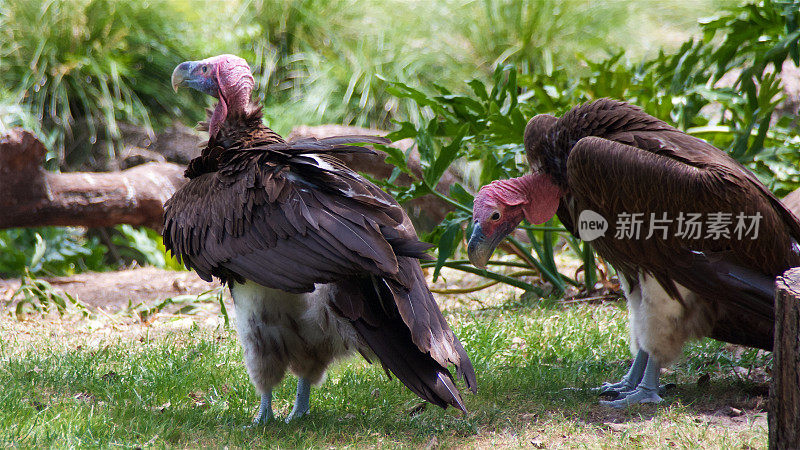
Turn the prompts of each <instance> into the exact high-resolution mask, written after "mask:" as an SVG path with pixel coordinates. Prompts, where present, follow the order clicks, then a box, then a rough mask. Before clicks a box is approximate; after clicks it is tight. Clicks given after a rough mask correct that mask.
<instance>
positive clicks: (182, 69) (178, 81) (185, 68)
mask: <svg viewBox="0 0 800 450" xmlns="http://www.w3.org/2000/svg"><path fill="white" fill-rule="evenodd" d="M196 65H197V63H196V62H194V61H186V62H182V63H180V64H178V66H177V67H175V70H173V71H172V89H174V90H175V92H178V87H180V86H183V85H185V84H186V82H187V80H189V79H190V77H191V73H192V70H194V67H195V66H196Z"/></svg>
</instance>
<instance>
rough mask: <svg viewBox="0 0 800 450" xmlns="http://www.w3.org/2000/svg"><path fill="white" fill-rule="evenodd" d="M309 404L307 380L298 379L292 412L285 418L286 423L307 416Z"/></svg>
mask: <svg viewBox="0 0 800 450" xmlns="http://www.w3.org/2000/svg"><path fill="white" fill-rule="evenodd" d="M310 403H311V383H310V382H309V381H308V380H307V379H305V378H303V377H300V378H299V379H298V380H297V396H296V397H295V399H294V407H292V412H290V413H289V416H288V417H286V423H289V422H291V421H293V420H296V419H299V418H301V417H303V416H305V415H306V414H308V410H309V409H310Z"/></svg>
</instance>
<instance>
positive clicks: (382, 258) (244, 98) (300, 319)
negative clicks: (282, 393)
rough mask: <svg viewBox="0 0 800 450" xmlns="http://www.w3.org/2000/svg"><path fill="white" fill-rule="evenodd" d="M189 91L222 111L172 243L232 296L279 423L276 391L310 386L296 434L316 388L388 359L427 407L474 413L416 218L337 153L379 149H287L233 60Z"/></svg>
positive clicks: (168, 237) (340, 144)
mask: <svg viewBox="0 0 800 450" xmlns="http://www.w3.org/2000/svg"><path fill="white" fill-rule="evenodd" d="M172 84H173V87H174V88H175V90H177V89H178V86H181V85H186V86H190V87H192V88H194V89H197V90H199V91H201V92H204V93H206V94H209V95H212V96H214V97H216V98H218V99H219V102H218V103H217V105H216V108H215V109H214V110H213V111H212V112H210V116H209V120H208V123H207V124H205V126H206V127H207V129H208V131H209V140H208V145H206V147H205V148H204V149H203V150H202V154H201V155H200V156H199V157H197V158H195V159H194V160H192V161H191V162H190V163H189V166H188V168H187V170H186V176H187V177H188V178H190V181H189V182H188V183H187V184H186V185H184V186H183V187H182V188H181V189H180V190H178V192H176V193H175V195H174V196H173V197H172V198H171V199H170V200H169V201H168V202H167V204H166V207H165V218H164V222H165V225H164V244H165V246H166V247H167V248H168V249H169V250H171V251H172V253H173V254H175V255H176V256H177V257H178V258H180V259H181V260H182V261H183V263H184V264H185V265H186V266H187V267H189V268H191V269H194V270H195V271H196V272H197V273H198V274H199V275H200V277H201V278H203V279H205V280H209V281H210V280H211V278H212V277H217V278H219V279H221V280H222V281H223V282H224V283H226V284H227V285H228V286H229V288H230V290H231V295H232V297H233V300H234V305H235V309H236V329H237V332H238V334H239V339H240V341H241V344H242V347H243V349H244V359H245V365H246V366H247V371H248V374H249V375H250V379H251V381H252V382H253V384H254V385H255V386H256V388H257V390H258V391H259V392H260V393H261V405H260V408H259V413H258V416H257V418H256V422H257V423H259V422H263V421H267V420H270V419H272V418H273V413H272V405H271V403H272V388H273V386H275V385H276V384H277V383H278V382H279V381H280V380H281V379H282V378H283V376H284V374H285V372H286V370H287V368H288V369H289V370H291V371H292V372H293V373H295V374H296V375H297V376H298V377H299V380H298V383H297V397H296V400H295V403H294V408H293V409H292V411H291V413H290V415H289V417H288V419H287V421H289V420H291V419H295V418H298V417H300V416H302V415H304V414H306V413H307V412H308V410H309V392H310V385H311V384H315V383H318V382H320V380H321V379H322V377H323V375H324V373H325V370H326V368H327V367H328V365H329V364H330V363H331V362H332V361H333V360H334V359H336V358H339V357H342V356H344V355H348V354H351V353H353V352H354V351H358V352H360V353H361V354H362V355H363V356H364V357H365V358H366V359H367V360H368V361H369V360H370V359H371V358H373V356H377V358H378V360H380V362H381V363H382V364H383V366H384V369H385V370H387V374H388V373H389V371H391V372H392V373H394V374H395V376H397V378H399V379H400V381H402V382H403V383H404V384H405V385H406V386H408V388H409V389H411V390H412V391H413V392H414V393H415V394H417V395H418V396H420V397H421V398H423V399H425V400H427V401H429V402H431V403H433V404H436V405H438V406H441V407H442V408H446V407H447V406H448V405H452V406H454V407H456V408H458V409H460V410H462V411H465V407H464V404H463V401H462V398H461V395H460V393H459V391H458V390H457V389H456V387H455V385H454V380H453V377H452V375H451V374H450V372H449V371H448V369H447V366H448V365H449V364H453V365H454V366H455V367H456V368H457V370H458V373H459V374H460V375H461V376H462V377H463V378H464V379H465V381H466V384H467V386H468V387H469V388H471V389H473V391H474V389H475V373H474V370H473V368H472V364H471V362H470V360H469V358H468V357H467V354H466V352H465V351H464V348H463V347H462V345H461V342H459V340H458V338H456V336H455V335H454V334H453V332H452V331H451V330H450V328H449V327H448V325H447V323H446V322H445V320H444V317H443V316H442V313H441V312H440V311H439V308H438V305H437V304H436V302H435V300H434V298H433V295H432V294H431V292H430V291H429V290H428V287H427V283H426V281H425V277H424V275H423V272H422V269H421V267H420V264H419V261H418V258H422V257H424V252H425V250H427V249H428V247H429V246H428V245H427V244H424V243H422V242H420V241H418V240H417V235H416V233H415V231H414V228H413V226H412V225H411V222H410V220H409V218H408V216H407V215H406V214H405V212H404V211H403V209H402V208H401V207H400V206H399V205H398V204H397V202H396V201H395V200H394V199H393V198H392V197H391V196H389V195H388V194H386V193H384V192H383V191H381V190H380V189H379V188H377V187H376V186H375V185H373V184H372V183H370V182H369V181H367V180H366V179H364V178H363V177H362V176H360V175H359V174H357V173H356V172H354V171H352V170H350V169H349V168H348V167H346V166H345V165H344V164H343V163H342V162H341V161H340V160H339V159H337V158H336V155H337V154H344V153H359V152H371V151H370V150H367V149H365V148H362V147H357V146H353V145H350V144H353V143H382V144H385V143H387V142H388V141H387V140H386V139H384V138H380V137H376V136H338V137H330V138H325V139H315V138H308V139H299V140H296V141H294V142H285V141H284V140H283V139H282V138H281V136H279V135H278V134H277V133H275V132H274V131H272V130H271V129H269V128H268V127H266V126H265V125H263V124H262V114H261V108H260V107H259V106H257V105H256V104H254V103H252V102H251V100H250V93H251V91H252V89H253V76H252V74H251V71H250V67H249V66H248V65H247V62H246V61H245V60H243V59H242V58H239V57H237V56H234V55H221V56H216V57H212V58H208V59H205V60H202V61H188V62H184V63H181V64H180V65H178V66H177V67H176V68H175V71H174V72H173V74H172Z"/></svg>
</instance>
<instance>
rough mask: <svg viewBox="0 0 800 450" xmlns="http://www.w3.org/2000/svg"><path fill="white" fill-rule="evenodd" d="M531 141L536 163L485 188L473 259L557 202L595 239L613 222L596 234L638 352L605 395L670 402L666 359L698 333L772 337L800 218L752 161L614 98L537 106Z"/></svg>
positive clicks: (798, 258)
mask: <svg viewBox="0 0 800 450" xmlns="http://www.w3.org/2000/svg"><path fill="white" fill-rule="evenodd" d="M524 144H525V149H526V152H527V157H528V162H529V164H530V167H531V172H532V173H530V174H528V175H525V176H523V177H520V178H516V179H510V180H500V181H495V182H493V183H491V184H489V185H487V186H484V187H483V188H482V189H481V190H480V192H479V193H478V195H477V197H476V199H475V206H474V220H475V228H474V232H473V234H472V236H471V237H470V241H469V245H468V252H469V257H470V260H471V261H472V262H473V264H475V265H476V266H479V267H482V266H484V265H485V264H486V262H487V261H488V259H489V257H490V256H491V253H492V251H493V250H494V248H495V247H496V246H497V244H498V243H499V242H500V241H501V240H502V239H503V238H504V237H505V236H506V235H507V234H508V233H510V232H511V231H512V230H513V229H514V228H515V227H516V226H517V225H518V224H519V222H520V221H521V220H522V219H523V218H525V219H527V220H528V221H530V222H531V223H534V224H539V223H543V222H545V221H547V220H548V219H550V218H551V217H552V216H553V215H554V214H557V215H558V218H559V219H560V220H561V222H562V223H563V224H564V226H565V227H566V228H567V229H568V230H569V231H571V232H572V233H573V234H575V235H583V236H587V235H590V234H591V236H590V237H597V233H584V232H582V231H588V230H590V229H591V227H592V226H594V227H595V228H597V227H600V228H602V222H603V221H605V222H606V223H607V227H608V229H607V230H606V232H605V234H604V235H601V236H599V237H597V238H596V239H594V240H592V241H591V244H592V246H593V247H594V249H595V250H596V251H597V253H598V254H599V255H600V256H602V257H603V258H604V259H606V260H607V261H608V262H609V263H611V264H612V265H613V266H614V267H615V268H616V269H617V272H618V274H619V278H620V284H621V285H622V288H623V291H624V293H625V297H626V298H627V301H628V309H629V318H630V329H631V350H632V351H633V353H634V354H635V355H636V357H635V359H634V362H633V364H632V366H631V368H630V370H629V371H628V373H627V374H626V375H625V376H624V377H623V378H622V380H621V381H620V382H618V383H607V384H605V385H603V386H602V387H601V391H602V392H605V393H609V394H613V395H615V396H616V399H615V400H613V401H609V402H604V403H605V404H607V405H610V406H614V407H624V406H627V405H630V404H634V403H646V402H659V401H661V397H660V396H659V384H658V379H659V373H660V369H661V368H662V367H664V366H665V365H667V364H670V363H671V362H672V361H674V360H675V359H676V358H677V357H678V356H679V355H680V353H681V349H682V347H683V345H684V343H685V342H686V341H687V340H689V339H691V338H700V337H704V336H710V337H712V338H714V339H717V340H720V341H724V342H730V343H734V344H741V345H746V346H751V347H757V348H761V349H766V350H770V349H771V348H772V341H773V328H774V321H775V317H774V308H773V289H774V286H773V285H774V279H775V277H776V276H777V275H780V274H781V273H783V272H784V271H785V270H787V269H789V268H791V267H794V266H799V265H800V247H798V241H800V223H798V220H797V219H796V218H795V216H794V215H793V214H792V213H791V212H789V211H788V210H787V209H786V208H785V207H784V206H783V205H782V204H781V202H780V201H778V200H777V199H776V198H775V197H774V196H773V195H772V193H770V191H769V190H768V189H767V188H766V187H765V186H764V185H763V184H762V183H760V182H759V181H758V179H757V178H756V177H755V175H753V174H752V173H751V172H750V171H749V170H747V169H746V168H744V167H743V166H742V165H741V164H739V163H738V162H736V161H735V160H733V159H732V158H731V157H729V156H728V155H727V154H726V153H725V152H723V151H721V150H719V149H717V148H716V147H714V146H712V145H710V144H708V143H707V142H705V141H703V140H700V139H698V138H695V137H692V136H689V135H687V134H685V133H682V132H680V131H678V130H677V129H675V128H673V127H672V126H670V125H668V124H666V123H665V122H663V121H661V120H659V119H657V118H655V117H652V116H650V115H648V114H646V113H645V112H643V111H642V110H641V109H639V108H638V107H635V106H632V105H629V104H627V103H623V102H619V101H615V100H610V99H600V100H597V101H594V102H592V103H587V104H584V105H581V106H577V107H575V108H573V109H572V110H570V111H569V112H567V113H566V114H564V115H563V116H562V117H560V118H556V117H554V116H551V115H544V114H542V115H538V116H536V117H534V118H533V119H531V121H530V122H529V123H528V125H527V127H526V129H525V136H524ZM598 216H599V217H598ZM600 219H602V220H600ZM587 239H589V238H587Z"/></svg>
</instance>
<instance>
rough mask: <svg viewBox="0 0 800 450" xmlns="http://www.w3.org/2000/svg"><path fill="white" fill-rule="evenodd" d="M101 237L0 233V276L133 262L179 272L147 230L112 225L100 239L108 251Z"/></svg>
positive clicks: (77, 232) (67, 232)
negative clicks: (112, 227)
mask: <svg viewBox="0 0 800 450" xmlns="http://www.w3.org/2000/svg"><path fill="white" fill-rule="evenodd" d="M101 235H102V233H87V232H86V231H84V230H82V229H79V228H60V227H43V228H12V229H7V230H0V277H17V276H25V274H26V273H30V274H32V275H36V276H63V275H72V274H75V273H79V272H86V271H106V270H112V269H115V268H117V267H119V266H120V265H124V264H130V263H131V262H134V261H135V262H137V263H138V264H141V265H149V266H153V267H159V268H162V269H172V270H182V269H183V266H182V265H181V264H179V263H178V261H177V260H175V258H173V257H172V256H170V255H168V254H167V252H166V249H165V248H164V245H163V243H162V242H161V236H160V235H159V234H158V233H157V232H155V231H153V230H151V229H149V228H144V227H139V228H135V227H132V226H130V225H118V226H117V227H115V228H114V230H113V233H111V235H110V237H108V238H107V240H106V241H105V242H106V244H110V245H111V247H113V251H111V249H109V246H108V245H105V244H104V243H103V241H102V240H101V238H100V237H101Z"/></svg>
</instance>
